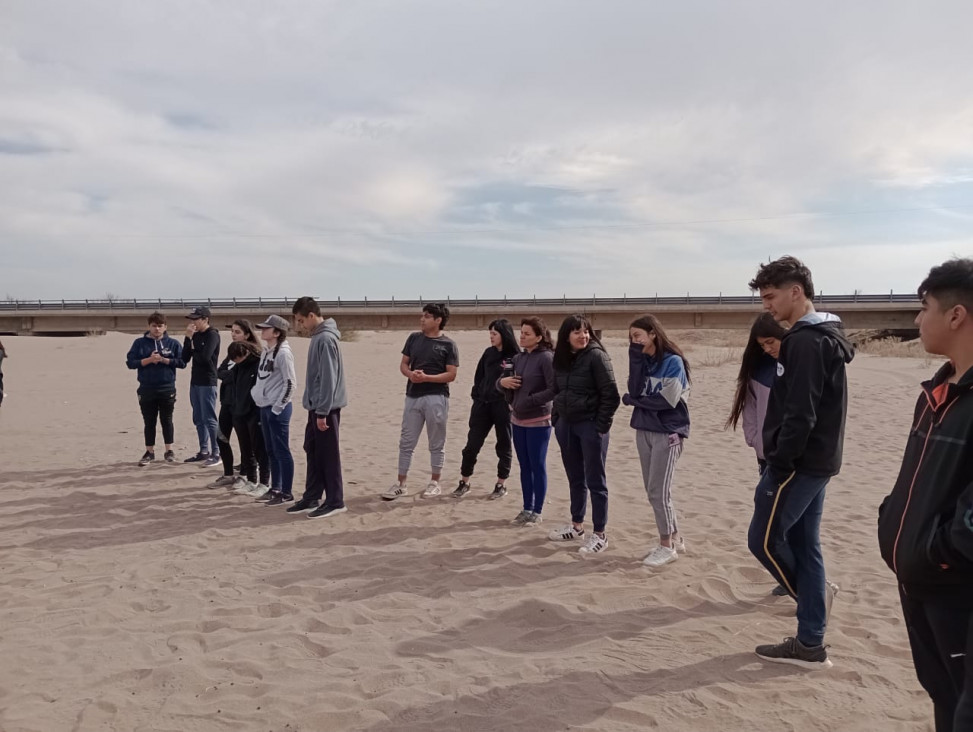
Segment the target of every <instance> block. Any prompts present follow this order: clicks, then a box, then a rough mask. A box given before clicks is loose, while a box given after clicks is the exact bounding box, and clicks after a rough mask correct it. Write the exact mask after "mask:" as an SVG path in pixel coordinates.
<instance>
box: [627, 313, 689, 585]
mask: <svg viewBox="0 0 973 732" xmlns="http://www.w3.org/2000/svg"><path fill="white" fill-rule="evenodd" d="M628 331H629V341H630V345H629V348H628V359H629V369H628V393H627V394H625V395H624V396H623V397H622V403H623V404H626V405H628V406H630V407H634V409H633V410H632V421H631V426H632V428H633V429H634V430H635V447H636V449H637V450H638V454H639V462H640V463H641V465H642V481H643V483H644V485H645V492H646V494H647V495H648V497H649V505H651V506H652V511H653V513H654V514H655V525H656V528H657V529H658V530H659V544H658V546H656V547H655V548H653V549H652V550H651V551H650V552H649V553H648V554H646V556H645V558H644V559H643V560H642V564H644V565H645V566H646V567H661V566H662V565H664V564H668V563H669V562H674V561H676V560H677V559H678V558H679V552H685V551H686V542H685V540H684V539H683V536H682V534H681V532H680V531H679V526H678V524H677V522H676V510H675V509H674V508H673V506H672V478H673V475H674V473H675V469H676V461H677V460H679V456H680V455H682V445H683V442H684V441H686V440H687V439H689V405H688V404H687V400H688V398H689V384H690V381H691V379H690V376H689V362H688V361H686V357H685V356H684V355H683V352H682V350H680V348H679V346H677V345H676V344H675V343H673V342H672V341H671V340H670V339H669V337H668V336H667V335H666V332H665V330H664V329H663V328H662V323H660V322H659V319H658V318H656V317H655V316H654V315H645V316H643V317H641V318H637V319H636V320H634V321H633V322H632V324H631V325H630V326H629V329H628Z"/></svg>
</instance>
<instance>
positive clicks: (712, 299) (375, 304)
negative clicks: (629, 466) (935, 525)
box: [0, 292, 918, 312]
mask: <svg viewBox="0 0 973 732" xmlns="http://www.w3.org/2000/svg"><path fill="white" fill-rule="evenodd" d="M430 302H445V303H446V304H447V305H449V307H459V308H497V307H532V308H533V307H567V306H570V307H577V308H587V307H599V306H602V307H610V306H623V307H624V306H631V307H651V306H653V305H758V304H759V303H760V297H759V296H758V295H756V294H753V295H704V296H691V295H688V294H687V295H684V296H683V295H680V296H676V297H672V296H666V297H659V296H658V295H656V296H654V297H595V296H592V297H586V298H577V297H560V298H538V297H530V298H508V297H503V298H484V299H481V298H479V297H474V298H473V299H461V300H455V299H453V298H450V297H445V298H441V299H436V298H423V297H420V298H419V299H418V300H396V299H395V298H392V299H390V300H369V299H368V298H365V299H364V300H342V299H341V298H339V299H337V300H318V304H319V305H320V306H321V307H322V308H323V309H327V310H335V309H341V308H382V309H389V308H395V309H398V308H402V309H403V310H410V309H411V310H414V309H417V308H421V307H422V306H423V305H425V304H426V303H430ZM815 302H816V303H818V304H822V305H830V304H839V305H840V304H849V303H886V302H888V303H908V304H918V299H917V297H916V296H915V295H914V294H908V295H896V294H893V293H891V292H890V293H888V294H883V295H866V294H861V293H855V294H852V295H824V294H821V295H817V296H816V297H815ZM293 304H294V300H292V299H289V298H286V297H285V298H279V299H273V298H262V297H258V298H235V297H234V298H228V299H213V298H198V299H178V300H163V299H150V298H145V299H142V300H138V299H131V300H122V299H111V300H108V299H104V300H5V301H0V312H11V311H12V312H17V311H21V310H30V311H38V310H55V311H57V310H60V311H68V310H81V311H84V310H170V311H171V310H189V309H190V308H193V307H196V306H198V305H206V306H207V307H209V308H211V309H218V310H266V311H273V310H286V311H288V312H289V311H290V309H291V306H292V305H293Z"/></svg>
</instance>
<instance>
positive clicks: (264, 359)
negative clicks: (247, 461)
mask: <svg viewBox="0 0 973 732" xmlns="http://www.w3.org/2000/svg"><path fill="white" fill-rule="evenodd" d="M290 326H291V324H290V323H288V322H287V319H286V318H282V317H281V316H279V315H270V316H268V317H267V319H266V320H265V321H264V322H262V323H258V324H257V327H258V328H260V338H261V339H262V340H263V341H264V343H265V344H266V347H265V348H264V352H263V355H262V356H261V357H260V365H259V366H258V367H257V383H256V384H254V385H253V389H252V390H251V391H250V394H251V396H253V401H254V403H256V405H257V407H259V408H260V429H261V432H262V433H263V436H264V446H265V447H266V448H267V456H268V457H269V458H270V490H269V491H267V492H266V493H264V494H263V495H262V496H259V497H258V498H257V499H256V500H257V501H260V502H265V503H266V504H267V505H268V506H279V505H281V504H282V503H290V502H291V501H293V500H294V492H293V487H294V456H293V455H291V446H290V435H291V414H292V413H293V411H294V407H293V404H291V400H292V399H293V397H294V389H295V387H296V386H297V373H296V372H295V371H294V354H293V353H292V352H291V346H290V344H289V343H287V331H288V330H289V329H290Z"/></svg>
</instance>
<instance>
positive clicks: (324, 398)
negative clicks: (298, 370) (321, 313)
mask: <svg viewBox="0 0 973 732" xmlns="http://www.w3.org/2000/svg"><path fill="white" fill-rule="evenodd" d="M340 340H341V331H339V330H338V324H337V323H335V322H334V318H327V319H325V321H324V322H323V323H321V324H320V325H318V326H317V327H316V328H315V329H314V330H313V331H311V344H310V346H308V349H307V379H306V381H305V386H304V398H303V399H302V400H301V404H302V405H303V406H304V408H305V409H306V410H307V411H309V412H314V413H315V414H316V415H317V416H318V417H327V416H328V414H329V413H331V412H332V411H334V410H335V409H341V408H342V407H346V406H348V395H347V392H346V391H345V368H344V364H343V363H342V361H341V349H340V348H339V347H338V341H340Z"/></svg>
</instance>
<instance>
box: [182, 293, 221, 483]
mask: <svg viewBox="0 0 973 732" xmlns="http://www.w3.org/2000/svg"><path fill="white" fill-rule="evenodd" d="M209 318H210V311H209V308H208V307H205V306H201V307H195V308H193V309H192V310H191V311H190V312H189V315H187V316H186V319H187V320H189V321H190V323H189V325H188V326H187V327H186V339H185V341H184V342H183V345H182V355H183V360H184V361H185V362H186V363H187V364H188V363H190V362H192V378H191V379H190V382H189V403H190V404H191V405H192V407H193V424H194V425H196V434H197V436H198V437H199V452H198V453H196V454H195V455H193V456H192V457H190V458H186V459H185V460H184V461H183V462H187V463H201V464H203V465H205V466H210V465H219V463H220V448H219V445H218V444H217V442H216V437H217V435H218V434H219V422H218V420H217V419H216V394H217V387H216V383H217V382H216V366H217V362H218V361H219V354H220V332H219V331H218V330H217V329H216V328H211V327H210V324H209Z"/></svg>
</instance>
